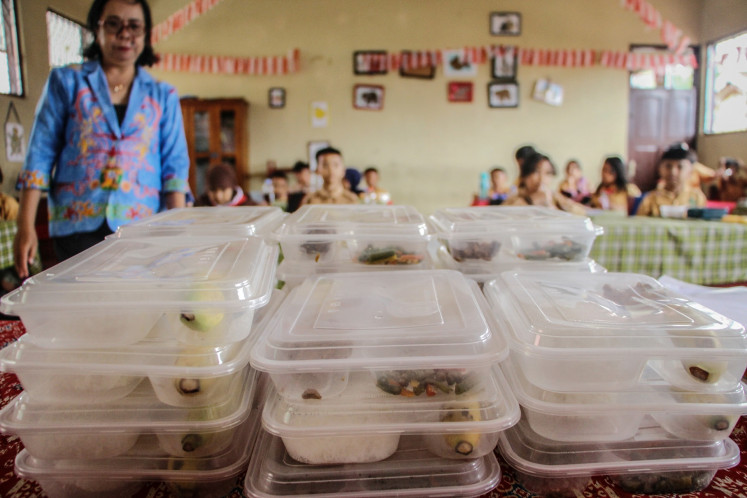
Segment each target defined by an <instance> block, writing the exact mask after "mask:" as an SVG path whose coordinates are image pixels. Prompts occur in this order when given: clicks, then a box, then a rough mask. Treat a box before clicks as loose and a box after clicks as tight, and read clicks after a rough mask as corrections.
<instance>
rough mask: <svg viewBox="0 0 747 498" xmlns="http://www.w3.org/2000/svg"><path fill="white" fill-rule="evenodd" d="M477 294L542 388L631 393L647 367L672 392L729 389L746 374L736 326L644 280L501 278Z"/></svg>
mask: <svg viewBox="0 0 747 498" xmlns="http://www.w3.org/2000/svg"><path fill="white" fill-rule="evenodd" d="M484 292H485V295H486V297H487V299H488V301H489V303H490V306H491V307H492V309H493V313H494V314H495V315H496V316H498V317H500V318H503V319H504V320H505V322H506V323H507V325H508V326H507V327H506V328H505V330H507V331H508V336H509V337H508V339H509V347H510V349H511V352H512V359H513V361H514V363H515V364H516V366H517V368H519V369H521V370H522V371H523V372H524V373H525V374H526V376H527V378H528V379H529V381H530V382H531V383H532V384H534V385H536V386H539V387H542V388H544V389H548V390H556V391H585V390H599V391H603V390H613V391H614V390H619V389H624V388H629V387H632V386H635V385H637V384H638V383H639V382H640V377H641V374H642V373H643V371H644V368H645V367H646V366H647V365H651V366H653V367H655V368H656V369H657V371H658V372H659V374H660V375H661V376H662V377H663V378H665V379H667V380H668V381H669V382H671V383H672V384H673V385H674V386H676V387H678V388H681V389H685V390H697V391H714V392H728V391H730V390H732V389H735V388H737V387H738V386H739V383H740V381H741V378H742V373H743V372H744V370H745V367H747V336H746V335H745V329H744V327H743V326H741V325H740V324H738V323H736V322H734V321H733V320H730V319H728V318H726V317H724V316H722V315H719V314H718V313H716V312H714V311H712V310H710V309H708V308H705V307H704V306H702V305H699V304H698V303H695V302H693V301H691V300H689V299H688V298H686V297H684V296H681V295H679V294H676V293H674V292H673V291H670V290H668V289H666V288H665V287H664V286H663V285H661V284H660V283H659V282H657V281H656V280H654V279H653V278H651V277H648V276H645V275H638V274H631V273H592V274H584V273H579V272H552V273H550V272H505V273H503V274H501V278H499V279H497V280H494V281H491V282H488V283H486V284H485V285H484Z"/></svg>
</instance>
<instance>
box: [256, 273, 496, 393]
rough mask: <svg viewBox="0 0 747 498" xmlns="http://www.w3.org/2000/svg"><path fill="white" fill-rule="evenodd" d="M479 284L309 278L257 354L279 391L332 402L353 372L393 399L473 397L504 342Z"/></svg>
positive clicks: (447, 276) (419, 277)
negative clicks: (468, 394)
mask: <svg viewBox="0 0 747 498" xmlns="http://www.w3.org/2000/svg"><path fill="white" fill-rule="evenodd" d="M497 328H498V325H497V321H496V319H495V318H491V317H490V313H489V310H488V309H487V303H486V302H485V300H484V297H483V296H482V293H481V292H480V290H479V288H478V287H477V284H476V283H474V282H472V281H469V280H467V279H466V278H465V277H464V276H463V275H462V274H460V273H458V272H454V271H448V270H422V271H420V270H413V271H411V272H398V271H389V272H362V273H338V274H333V275H321V276H317V277H311V278H309V279H307V280H306V281H304V283H303V284H301V285H300V286H299V287H297V288H295V289H294V290H293V291H291V293H290V294H289V295H288V297H287V298H286V299H285V301H283V303H282V304H281V306H280V309H279V310H278V312H277V313H275V317H274V319H273V320H272V321H271V322H270V324H269V325H268V327H267V328H266V330H265V331H264V333H263V334H262V336H260V338H259V339H258V340H257V343H256V346H255V347H254V349H253V350H252V354H251V363H252V365H253V366H254V368H256V369H257V370H260V371H265V372H269V374H270V378H271V379H272V382H273V384H274V385H275V388H276V389H277V391H278V393H279V394H280V395H281V396H283V397H287V398H291V399H296V400H298V399H309V398H314V399H327V398H330V397H334V396H337V395H339V394H341V393H342V392H343V391H345V390H346V388H347V386H348V379H349V377H350V374H351V373H353V372H364V373H367V374H368V377H369V381H370V383H371V384H372V385H374V386H377V387H378V388H379V389H380V390H381V391H382V392H386V393H389V395H390V396H401V397H404V398H418V397H419V396H425V397H428V396H440V397H448V396H449V395H451V394H454V393H458V394H459V393H464V392H469V390H470V386H471V385H472V384H474V383H475V381H477V380H479V379H480V378H484V377H487V376H489V370H490V367H491V366H492V365H493V364H494V363H496V362H498V361H501V360H502V359H504V358H505V357H506V356H507V354H508V350H507V345H506V342H505V340H504V338H503V334H502V333H500V332H498V331H497V330H496V329H497Z"/></svg>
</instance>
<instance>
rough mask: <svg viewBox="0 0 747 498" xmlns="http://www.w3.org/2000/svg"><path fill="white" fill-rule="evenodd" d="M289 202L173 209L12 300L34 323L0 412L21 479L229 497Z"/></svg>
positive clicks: (88, 490) (254, 424)
mask: <svg viewBox="0 0 747 498" xmlns="http://www.w3.org/2000/svg"><path fill="white" fill-rule="evenodd" d="M281 217H282V214H281V213H280V211H279V210H277V209H275V208H231V211H225V210H221V209H219V208H210V211H205V210H201V209H197V208H195V209H185V210H174V211H169V212H167V213H164V214H163V215H158V216H155V217H153V218H150V219H147V220H143V221H142V222H140V223H138V224H134V225H132V226H131V227H127V228H123V229H122V230H121V231H120V232H118V233H117V234H115V235H113V236H110V237H109V238H107V239H106V240H105V241H103V242H101V243H99V244H97V245H95V246H94V247H92V248H90V249H88V250H86V251H84V252H82V253H80V254H78V255H77V256H74V257H73V258H71V259H69V260H66V261H64V262H63V263H60V264H59V265H57V266H55V267H53V268H50V269H49V270H47V271H45V272H43V273H41V274H38V275H36V276H34V277H32V278H31V279H29V280H27V281H26V282H25V283H24V285H23V286H22V287H21V288H20V289H18V290H16V291H14V292H12V293H10V294H8V295H6V296H5V297H3V299H2V302H1V303H0V309H2V311H3V312H4V313H10V314H16V315H19V316H20V317H21V319H22V320H23V323H24V326H25V327H26V330H27V333H26V334H25V335H24V336H23V337H22V338H21V339H20V340H19V341H17V342H16V343H14V344H12V345H10V346H8V347H6V348H5V349H3V350H2V352H1V353H0V354H1V355H2V356H1V357H0V367H1V368H2V370H3V371H6V372H13V373H15V374H16V375H17V376H18V378H19V381H20V382H21V384H22V385H23V388H24V393H22V394H21V395H19V396H18V397H17V398H16V399H14V400H13V401H12V402H11V403H10V404H9V405H8V406H6V407H5V408H4V409H3V410H2V411H1V412H0V430H2V431H4V432H10V433H14V434H17V435H19V436H20V438H21V440H22V442H23V443H24V446H25V448H26V449H25V450H24V451H22V452H21V453H20V454H19V455H18V457H17V459H16V472H17V473H18V474H19V475H20V476H21V477H26V478H29V479H33V480H37V481H39V482H40V484H41V485H42V487H43V488H44V490H45V492H46V493H47V494H48V495H49V496H51V497H52V498H56V497H76V498H77V497H99V496H100V497H111V496H129V495H130V494H131V493H132V492H134V491H136V490H137V489H138V488H139V487H140V486H141V485H142V484H143V483H144V482H145V481H154V480H156V481H158V480H163V481H166V482H168V483H169V484H170V487H171V492H172V494H174V495H176V496H200V497H205V496H221V495H222V494H225V493H226V492H227V491H229V490H230V489H231V488H232V487H233V486H234V485H235V482H236V480H237V478H238V476H239V475H240V474H241V473H242V472H243V471H244V470H245V469H246V466H247V465H248V461H249V457H250V454H251V450H252V448H253V442H254V439H255V437H256V434H257V432H258V429H259V425H258V422H259V417H258V413H257V409H256V400H255V388H256V384H257V376H258V374H257V372H255V371H254V370H253V369H252V368H251V367H250V366H249V355H250V352H251V348H252V345H253V342H254V340H255V338H256V336H257V335H258V333H259V331H260V330H261V328H262V326H261V324H258V322H259V321H260V320H262V315H266V319H269V317H270V316H271V314H272V312H273V308H274V307H275V306H277V303H274V304H269V303H270V302H271V296H272V293H273V290H272V289H273V286H274V283H275V267H276V261H277V257H278V250H277V248H276V246H274V245H268V244H267V243H265V242H264V240H263V239H262V238H260V237H256V236H254V235H260V234H261V233H262V232H267V231H269V230H271V229H273V228H274V227H275V226H276V225H277V224H278V223H279V222H280V220H281Z"/></svg>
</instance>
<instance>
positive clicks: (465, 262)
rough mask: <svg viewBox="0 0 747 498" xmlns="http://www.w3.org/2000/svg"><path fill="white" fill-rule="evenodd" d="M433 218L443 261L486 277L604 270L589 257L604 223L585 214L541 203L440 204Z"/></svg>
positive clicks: (475, 276)
mask: <svg viewBox="0 0 747 498" xmlns="http://www.w3.org/2000/svg"><path fill="white" fill-rule="evenodd" d="M429 219H430V222H431V224H432V225H433V227H434V231H435V233H436V236H437V238H438V240H439V241H440V242H441V246H440V247H439V249H438V252H437V254H438V256H437V261H438V262H439V265H440V266H442V267H444V268H449V269H454V270H458V271H461V272H462V273H464V274H465V275H467V276H468V277H470V278H472V279H475V280H477V281H478V282H480V283H484V282H487V281H488V280H492V279H493V278H495V277H496V276H497V275H499V274H500V273H501V272H504V271H507V270H533V271H580V272H587V273H588V272H603V271H605V270H604V268H602V267H601V266H599V265H598V264H597V263H596V262H594V261H593V260H591V259H589V251H591V246H592V245H593V244H594V239H595V238H596V237H597V236H598V235H601V233H602V231H603V230H602V228H601V227H598V226H595V225H594V224H593V223H592V222H591V220H590V219H589V218H587V217H584V216H576V215H572V214H569V213H566V212H564V211H559V210H557V209H549V208H543V207H536V206H480V207H463V208H445V209H439V210H437V211H436V212H434V213H433V215H431V216H430V218H429Z"/></svg>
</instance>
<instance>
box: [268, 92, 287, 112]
mask: <svg viewBox="0 0 747 498" xmlns="http://www.w3.org/2000/svg"><path fill="white" fill-rule="evenodd" d="M267 99H268V104H269V105H270V109H282V108H283V107H285V88H277V87H275V88H270V91H269V92H268V93H267Z"/></svg>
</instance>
